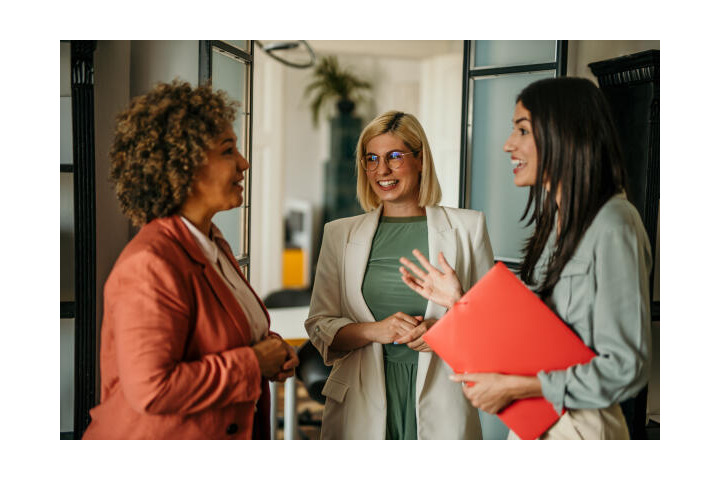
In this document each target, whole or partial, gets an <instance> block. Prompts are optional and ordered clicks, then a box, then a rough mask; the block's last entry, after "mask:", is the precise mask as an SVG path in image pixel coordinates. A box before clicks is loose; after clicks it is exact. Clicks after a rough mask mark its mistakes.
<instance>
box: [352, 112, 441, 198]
mask: <svg viewBox="0 0 720 480" xmlns="http://www.w3.org/2000/svg"><path fill="white" fill-rule="evenodd" d="M385 133H391V134H393V135H394V136H396V137H397V138H399V139H400V140H402V141H403V143H404V144H405V146H407V148H408V149H410V151H411V152H413V154H415V155H416V156H417V155H418V154H420V155H421V157H420V158H421V159H422V170H421V172H420V195H419V198H418V205H419V206H420V207H427V206H433V205H437V204H438V203H440V199H441V198H442V190H441V189H440V183H439V182H438V179H437V175H436V174H435V164H434V163H433V158H432V153H431V152H430V144H429V143H428V140H427V137H426V136H425V131H424V130H423V128H422V125H420V122H418V119H417V118H415V116H414V115H412V114H410V113H404V112H400V111H397V110H390V111H389V112H385V113H383V114H381V115H378V116H377V117H375V119H373V121H371V122H370V123H369V124H368V125H367V126H366V127H365V129H364V130H363V131H362V133H361V134H360V139H359V140H358V144H357V149H356V152H355V168H356V169H357V197H358V201H359V202H360V206H361V207H362V208H363V210H365V211H366V212H369V211H371V210H374V209H375V208H377V207H378V206H379V205H380V199H379V198H378V196H377V195H376V194H375V192H374V191H373V189H372V187H371V186H370V181H369V180H368V177H367V173H366V172H365V169H364V168H363V167H362V159H363V157H364V156H365V154H366V153H367V151H366V147H367V144H368V142H370V140H372V139H373V138H375V137H377V136H379V135H383V134H385Z"/></svg>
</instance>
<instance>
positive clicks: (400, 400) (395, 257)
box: [362, 216, 429, 440]
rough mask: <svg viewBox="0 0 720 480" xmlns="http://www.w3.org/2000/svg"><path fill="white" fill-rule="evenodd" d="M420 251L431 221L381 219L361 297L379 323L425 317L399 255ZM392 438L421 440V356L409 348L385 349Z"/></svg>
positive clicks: (390, 346)
mask: <svg viewBox="0 0 720 480" xmlns="http://www.w3.org/2000/svg"><path fill="white" fill-rule="evenodd" d="M414 248H417V249H418V250H420V251H421V252H422V253H423V255H425V256H426V257H429V255H428V230H427V217H424V216H422V217H380V224H379V225H378V228H377V231H376V232H375V238H373V243H372V248H371V250H370V258H369V259H368V264H367V269H366V270H365V278H364V279H363V285H362V294H363V297H364V298H365V303H366V304H367V306H368V307H369V308H370V311H371V312H372V314H373V316H374V317H375V321H380V320H383V319H385V318H387V317H389V316H390V315H392V314H394V313H397V312H403V313H406V314H408V315H411V316H416V315H420V316H424V315H425V310H426V308H427V300H425V299H424V298H423V297H421V296H420V295H418V294H417V293H415V292H413V291H412V290H410V289H409V288H408V287H407V286H406V285H405V284H404V283H403V281H402V278H401V277H400V272H399V271H398V269H399V268H400V261H399V259H400V257H402V256H404V257H407V258H414V257H413V255H412V250H413V249H414ZM383 350H384V359H385V362H384V363H385V392H386V398H387V420H386V422H387V431H386V435H385V437H386V438H387V439H388V440H415V439H417V419H416V418H415V380H416V377H417V365H418V352H416V351H415V350H412V349H410V348H409V347H407V346H406V345H393V344H388V345H383Z"/></svg>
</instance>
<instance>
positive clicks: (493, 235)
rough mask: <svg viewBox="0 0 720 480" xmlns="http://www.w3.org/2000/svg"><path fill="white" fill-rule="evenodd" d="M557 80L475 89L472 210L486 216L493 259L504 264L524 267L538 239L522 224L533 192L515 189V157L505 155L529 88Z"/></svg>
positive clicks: (477, 84) (490, 82)
mask: <svg viewBox="0 0 720 480" xmlns="http://www.w3.org/2000/svg"><path fill="white" fill-rule="evenodd" d="M554 76H555V71H554V70H553V71H549V72H547V71H545V72H537V73H529V74H528V73H522V74H516V75H504V76H501V77H486V78H480V79H475V80H474V83H473V99H472V102H473V104H472V140H471V141H472V150H471V155H472V157H471V160H470V165H471V166H470V169H471V170H470V182H471V184H470V192H471V193H470V208H472V209H474V210H481V211H483V212H484V213H485V217H486V219H487V227H488V233H489V234H490V242H491V244H492V248H493V253H494V254H495V258H497V259H500V260H506V261H520V259H521V254H520V250H521V248H522V245H523V244H524V242H525V239H526V238H527V237H528V236H529V235H530V233H532V231H531V229H530V228H526V227H524V224H525V222H520V217H521V216H522V213H523V211H524V208H525V204H526V203H527V196H528V191H529V190H528V189H527V188H517V187H516V186H515V184H514V183H513V173H512V168H511V167H510V156H509V155H508V154H507V153H505V152H503V145H504V144H505V140H507V137H508V135H509V134H510V129H511V127H512V124H511V121H512V115H513V109H514V108H515V98H516V97H517V95H518V94H519V93H520V91H521V90H522V89H523V88H524V87H525V86H526V85H528V84H530V83H532V82H534V81H536V80H540V79H542V78H550V77H554Z"/></svg>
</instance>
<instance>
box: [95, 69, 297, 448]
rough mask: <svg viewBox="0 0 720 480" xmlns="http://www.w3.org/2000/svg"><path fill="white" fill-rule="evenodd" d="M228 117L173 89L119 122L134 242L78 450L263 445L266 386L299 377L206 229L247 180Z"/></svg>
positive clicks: (210, 97) (117, 147)
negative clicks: (136, 443) (107, 443)
mask: <svg viewBox="0 0 720 480" xmlns="http://www.w3.org/2000/svg"><path fill="white" fill-rule="evenodd" d="M235 108H236V104H235V103H234V102H231V101H229V100H228V99H227V97H226V96H225V94H224V93H223V92H213V91H212V89H211V88H210V87H209V86H201V87H197V88H192V87H191V86H190V84H188V83H185V82H180V81H177V80H176V81H174V82H173V83H171V84H159V85H157V86H156V87H155V88H154V89H153V90H152V91H151V92H149V93H148V94H146V95H143V96H140V97H137V98H135V99H134V100H133V101H132V102H131V105H130V107H129V108H128V109H127V110H126V111H124V112H123V113H121V114H120V116H119V117H118V122H117V128H116V133H115V141H114V143H113V146H112V149H111V153H110V155H111V159H112V168H111V180H112V182H113V183H114V185H115V190H116V192H117V196H118V199H119V200H120V206H121V208H122V211H123V213H124V214H125V215H126V216H128V217H129V218H130V220H131V221H132V222H133V224H135V225H136V226H141V227H142V228H141V229H140V231H139V232H138V234H137V235H136V236H135V237H134V238H133V239H132V240H131V241H130V243H128V245H127V246H126V247H125V249H124V250H123V252H122V253H121V254H120V257H119V258H118V260H117V261H116V263H115V265H114V267H113V269H112V272H111V273H110V276H109V277H108V280H107V282H106V283H105V292H104V317H103V325H102V337H101V349H100V376H101V381H102V390H101V400H100V404H99V405H98V406H96V407H95V408H93V409H92V410H91V411H90V414H91V417H92V421H91V423H90V425H89V426H88V429H87V430H86V432H85V434H84V436H83V438H85V439H251V438H269V403H270V402H269V389H268V383H267V380H268V379H270V380H273V381H282V380H285V379H286V378H288V377H290V376H292V375H293V374H294V368H295V367H296V366H297V364H298V359H297V355H296V354H295V351H294V349H293V348H292V347H290V346H289V345H288V344H287V343H285V342H284V341H283V340H282V339H281V338H280V336H279V335H277V334H276V333H274V332H271V331H270V330H269V318H268V314H267V310H266V309H265V307H264V305H263V304H262V302H261V301H260V299H259V298H258V297H257V295H256V294H255V292H254V291H253V289H252V288H251V287H250V285H249V283H248V282H247V280H246V279H245V277H244V276H243V274H242V272H241V271H240V268H239V266H238V264H237V262H236V261H235V258H234V256H233V255H232V251H231V250H230V247H229V245H228V244H227V242H226V241H225V240H224V239H223V237H222V235H221V233H220V230H219V229H218V228H217V227H216V226H215V225H214V224H213V223H212V217H213V215H214V214H215V213H217V212H220V211H223V210H228V209H231V208H235V207H238V206H240V205H241V204H242V201H243V187H242V185H241V183H242V181H243V179H244V176H245V172H246V171H247V169H248V168H249V167H250V165H249V164H248V162H247V160H246V159H245V158H244V157H243V156H242V155H241V154H240V152H239V151H238V150H237V147H236V142H237V137H236V136H235V133H234V131H233V127H232V122H233V120H234V118H235Z"/></svg>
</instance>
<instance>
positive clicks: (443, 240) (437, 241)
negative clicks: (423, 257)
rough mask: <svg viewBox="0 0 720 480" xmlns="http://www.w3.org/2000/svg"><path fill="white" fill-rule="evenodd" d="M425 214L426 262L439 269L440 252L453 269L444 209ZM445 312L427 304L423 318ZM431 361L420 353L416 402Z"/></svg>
mask: <svg viewBox="0 0 720 480" xmlns="http://www.w3.org/2000/svg"><path fill="white" fill-rule="evenodd" d="M425 214H426V215H427V226H428V254H429V255H430V258H429V259H428V260H429V261H430V263H431V264H432V265H434V266H435V267H439V265H438V254H439V253H440V252H442V253H443V255H444V256H445V259H446V260H447V262H448V263H449V264H450V265H451V266H452V267H453V268H455V267H456V257H457V239H456V232H455V229H454V228H452V226H451V225H450V222H449V221H448V219H447V215H446V213H445V209H443V208H442V207H426V208H425ZM446 311H447V309H446V308H445V307H442V306H440V305H437V304H436V303H433V302H428V306H427V309H426V310H425V318H432V319H435V320H437V319H439V318H440V317H442V316H443V315H445V312H446ZM432 361H438V359H437V358H435V355H433V354H432V353H430V352H420V354H419V356H418V372H417V380H416V389H415V397H416V400H419V399H420V395H421V394H422V391H423V387H424V385H425V378H426V377H427V373H428V370H429V368H430V363H431V362H432Z"/></svg>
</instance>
